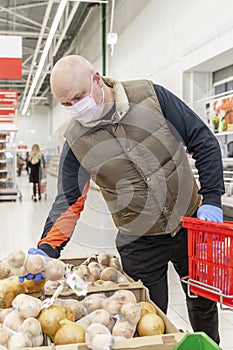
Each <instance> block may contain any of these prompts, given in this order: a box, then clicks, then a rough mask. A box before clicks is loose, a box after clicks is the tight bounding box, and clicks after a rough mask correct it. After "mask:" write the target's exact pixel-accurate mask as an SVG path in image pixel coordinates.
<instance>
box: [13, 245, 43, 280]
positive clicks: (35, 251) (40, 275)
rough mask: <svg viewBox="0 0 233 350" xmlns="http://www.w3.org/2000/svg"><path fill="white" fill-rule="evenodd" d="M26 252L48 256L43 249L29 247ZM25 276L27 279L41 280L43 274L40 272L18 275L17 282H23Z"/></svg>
mask: <svg viewBox="0 0 233 350" xmlns="http://www.w3.org/2000/svg"><path fill="white" fill-rule="evenodd" d="M28 254H40V255H43V256H48V255H47V254H46V253H45V252H44V251H43V250H41V249H37V248H30V249H29V250H28ZM25 278H26V279H27V280H33V281H35V282H40V281H41V280H43V279H44V276H43V274H42V273H37V274H36V275H34V274H33V273H28V274H27V275H26V276H21V277H19V282H23V281H24V279H25Z"/></svg>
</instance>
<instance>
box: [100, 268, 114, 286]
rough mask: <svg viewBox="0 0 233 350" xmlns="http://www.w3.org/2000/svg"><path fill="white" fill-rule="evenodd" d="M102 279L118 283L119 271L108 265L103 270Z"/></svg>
mask: <svg viewBox="0 0 233 350" xmlns="http://www.w3.org/2000/svg"><path fill="white" fill-rule="evenodd" d="M100 279H101V280H104V281H112V282H114V283H116V282H117V280H118V271H117V270H116V269H114V267H106V269H104V270H103V271H102V272H101V274H100Z"/></svg>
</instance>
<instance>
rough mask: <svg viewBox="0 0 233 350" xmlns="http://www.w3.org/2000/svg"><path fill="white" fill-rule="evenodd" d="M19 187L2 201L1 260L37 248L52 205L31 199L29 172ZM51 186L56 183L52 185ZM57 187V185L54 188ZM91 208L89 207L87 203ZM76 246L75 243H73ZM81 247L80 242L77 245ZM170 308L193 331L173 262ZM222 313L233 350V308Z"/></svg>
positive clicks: (227, 345) (225, 343)
mask: <svg viewBox="0 0 233 350" xmlns="http://www.w3.org/2000/svg"><path fill="white" fill-rule="evenodd" d="M17 181H18V188H19V190H20V191H21V193H22V201H20V200H19V199H17V201H16V202H6V201H0V212H1V244H0V259H2V258H3V257H4V256H6V255H7V254H8V252H9V251H11V250H13V249H17V248H20V249H22V250H24V251H27V249H28V248H30V247H35V246H36V243H37V241H38V239H39V237H40V235H41V232H42V228H43V225H44V222H45V219H46V217H47V213H48V210H49V208H50V206H51V203H50V198H51V196H48V198H47V199H46V200H45V198H44V195H43V196H42V200H41V201H40V202H36V203H34V202H33V201H32V199H31V196H32V187H31V186H32V184H30V183H29V182H28V178H27V176H26V173H25V172H23V173H22V175H21V177H18V178H17ZM49 186H52V184H50V185H49ZM53 190H55V188H54V189H53ZM87 208H88V206H87ZM70 246H72V245H70ZM76 247H77V245H76ZM67 252H68V255H67V254H65V253H66V249H65V252H64V256H82V257H83V256H88V249H87V248H86V247H81V248H79V249H78V248H76V250H75V252H74V251H73V252H72V253H73V255H71V254H70V253H71V250H69V247H67ZM169 295H170V296H169V298H170V304H169V310H168V317H169V318H170V319H171V320H172V321H173V323H174V324H175V325H176V327H177V328H178V329H183V330H184V331H191V327H190V325H189V322H188V314H187V310H186V305H185V299H184V293H183V291H182V288H181V286H180V282H179V278H178V276H177V274H176V273H175V271H174V269H173V267H172V265H169ZM219 315H220V335H221V346H222V348H223V350H233V311H232V312H231V311H221V310H220V311H219Z"/></svg>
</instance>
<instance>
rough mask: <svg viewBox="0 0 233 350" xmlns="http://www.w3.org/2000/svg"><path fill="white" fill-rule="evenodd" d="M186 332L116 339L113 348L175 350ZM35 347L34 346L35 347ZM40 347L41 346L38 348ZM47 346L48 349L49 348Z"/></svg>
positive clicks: (69, 349) (66, 349)
mask: <svg viewBox="0 0 233 350" xmlns="http://www.w3.org/2000/svg"><path fill="white" fill-rule="evenodd" d="M184 335H185V333H174V334H166V335H154V336H150V337H140V338H139V337H138V338H132V339H125V340H116V341H115V345H114V346H113V348H112V350H133V349H134V350H173V349H174V347H175V346H176V345H177V343H178V342H179V341H180V340H181V339H182V338H183V337H184ZM33 349H34V348H33ZM38 349H39V348H38ZM48 349H49V348H47V349H46V350H48ZM55 349H56V350H90V349H89V348H88V347H87V346H86V344H67V345H58V346H56V347H55Z"/></svg>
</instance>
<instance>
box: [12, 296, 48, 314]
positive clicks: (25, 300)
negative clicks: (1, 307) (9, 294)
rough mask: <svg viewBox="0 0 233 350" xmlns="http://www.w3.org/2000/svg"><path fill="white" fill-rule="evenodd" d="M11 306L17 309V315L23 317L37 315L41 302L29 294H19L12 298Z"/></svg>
mask: <svg viewBox="0 0 233 350" xmlns="http://www.w3.org/2000/svg"><path fill="white" fill-rule="evenodd" d="M12 306H13V307H14V308H15V309H16V310H18V312H19V315H20V316H21V317H23V318H27V317H37V316H38V315H39V313H40V310H41V306H42V302H41V300H39V299H37V298H34V297H32V296H31V295H26V294H19V295H17V296H16V297H15V299H14V300H13V302H12Z"/></svg>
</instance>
